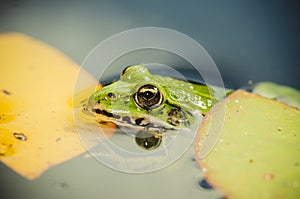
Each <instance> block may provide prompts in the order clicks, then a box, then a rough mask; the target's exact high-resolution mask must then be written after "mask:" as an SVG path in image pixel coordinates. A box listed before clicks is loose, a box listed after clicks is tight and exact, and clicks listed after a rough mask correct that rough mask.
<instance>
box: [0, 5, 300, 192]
mask: <svg viewBox="0 0 300 199" xmlns="http://www.w3.org/2000/svg"><path fill="white" fill-rule="evenodd" d="M145 26H155V27H164V28H170V29H174V30H177V31H180V32H182V33H184V34H186V35H188V36H190V37H192V38H193V39H195V40H196V41H198V42H199V43H200V44H201V45H202V46H203V47H204V48H205V49H206V50H207V52H208V53H209V54H210V56H211V57H212V58H213V60H214V61H215V63H216V65H217V66H218V69H219V70H220V73H221V75H222V78H223V80H224V83H225V86H227V87H230V88H239V87H243V86H246V85H247V84H248V81H249V80H252V81H253V82H254V83H255V82H258V81H273V82H276V83H280V84H285V85H289V86H292V87H294V88H298V89H300V78H299V74H300V73H299V72H300V59H299V46H300V13H299V4H298V2H297V1H291V0H288V1H284V0H282V1H275V0H274V1H259V0H253V1H247V2H246V1H234V0H229V1H218V0H210V1H208V0H205V1H196V0H195V1H171V0H167V1H159V0H153V1H138V0H136V1H121V0H106V1H104V0H103V1H58V0H52V1H38V0H11V1H9V0H2V1H1V3H0V32H1V33H5V32H21V33H24V34H27V35H29V36H32V37H34V38H37V39H39V40H41V41H43V42H45V43H48V44H49V45H51V46H54V47H55V48H57V49H59V50H60V51H61V52H63V53H64V54H65V55H67V56H69V57H70V58H71V59H72V60H74V61H75V62H77V63H78V64H81V63H82V62H83V60H84V58H85V57H86V56H87V54H88V53H89V52H90V51H91V50H92V49H93V48H94V47H95V46H96V45H97V44H99V43H100V42H101V41H103V40H105V39H106V38H108V37H110V36H112V35H113V34H116V33H119V32H121V31H124V30H128V29H131V28H137V27H145ZM0 58H1V55H0ZM0 72H1V71H0ZM180 164H181V166H182V165H185V164H187V163H185V162H181V163H180ZM99 167H101V169H100V170H99ZM175 167H176V166H175ZM187 168H189V166H188V167H187ZM173 169H174V168H173ZM190 169H192V170H193V169H194V170H195V172H197V167H196V165H193V166H191V168H190ZM175 171H176V169H175ZM199 172H200V171H199ZM187 176H188V177H190V178H188V177H187ZM199 176H200V174H199ZM199 176H198V175H195V174H193V173H191V174H185V173H181V172H172V171H161V172H158V173H156V174H154V176H153V175H151V176H150V175H146V176H142V175H134V176H131V175H127V174H124V173H119V172H116V171H113V170H111V169H108V168H105V167H104V166H101V165H100V166H99V163H98V162H97V161H95V160H93V159H88V160H86V159H85V160H83V158H80V157H79V158H75V159H73V160H71V161H69V162H66V163H63V164H61V165H59V166H57V167H54V168H51V169H50V170H49V171H47V172H46V173H45V174H44V175H43V176H42V177H41V178H39V179H38V180H35V181H32V182H30V181H27V180H25V179H23V178H21V177H19V176H17V175H16V174H14V173H13V172H11V171H10V170H9V169H8V168H6V167H5V166H4V165H2V164H1V165H0V179H1V188H2V189H5V191H4V192H7V193H6V194H5V195H7V197H8V198H14V197H18V198H21V197H23V198H83V197H84V196H85V195H86V196H90V198H93V197H96V196H101V195H105V196H107V197H106V198H113V197H117V196H118V194H117V193H119V194H121V195H123V198H127V197H134V196H139V194H138V193H139V191H137V190H142V191H143V193H144V192H147V191H148V195H145V196H144V198H150V197H152V198H154V197H156V198H157V197H158V198H160V197H162V196H165V195H167V196H170V197H173V198H182V197H183V196H184V195H186V194H191V196H203V197H205V196H207V197H208V196H209V197H211V195H210V194H207V192H205V193H202V190H201V189H199V186H198V184H199V180H201V179H200V177H199ZM160 178H161V179H162V178H165V180H160ZM191 179H192V180H191ZM156 180H157V181H156ZM185 180H186V181H185ZM145 181H147V182H146V183H145ZM159 181H161V182H160V183H165V184H164V185H163V186H156V185H154V184H155V183H156V182H159ZM169 183H170V184H172V185H171V186H170V187H169V188H166V189H164V188H163V187H166V184H169ZM189 183H190V184H189ZM88 184H90V186H88ZM170 184H169V185H170ZM181 184H185V185H183V186H181ZM130 185H131V186H130ZM136 185H140V187H135V186H136ZM86 186H88V187H86ZM153 186H154V188H153ZM178 187H182V189H180V188H178ZM153 189H156V190H153ZM114 190H118V191H119V192H118V191H116V192H114ZM4 192H2V193H4ZM201 194H204V195H201ZM205 194H207V195H205ZM141 197H142V198H143V196H141Z"/></svg>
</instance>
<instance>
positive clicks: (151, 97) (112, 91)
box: [84, 64, 228, 149]
mask: <svg viewBox="0 0 300 199" xmlns="http://www.w3.org/2000/svg"><path fill="white" fill-rule="evenodd" d="M217 92H220V89H219V88H218V89H216V87H212V86H208V85H206V84H203V83H195V82H189V81H185V80H181V79H176V78H172V77H168V76H161V75H158V74H151V73H150V72H149V70H148V69H147V68H146V67H145V66H144V65H140V64H139V65H131V66H128V67H126V68H125V69H124V70H123V71H122V72H121V74H120V78H119V80H117V81H114V82H111V83H109V84H107V85H104V86H103V87H102V88H101V89H99V90H97V91H95V92H94V93H93V94H92V95H91V96H90V97H89V99H88V102H87V103H86V104H85V105H84V111H85V112H86V113H88V114H89V115H91V114H92V115H94V117H95V118H97V120H98V122H99V123H105V122H111V123H114V124H116V125H117V126H118V127H123V128H128V129H132V130H134V131H135V132H138V133H137V134H136V135H137V136H136V143H138V145H139V146H141V147H142V148H147V149H149V148H155V147H157V146H159V145H160V143H161V138H162V135H163V134H165V133H166V132H170V131H177V130H179V129H182V128H189V126H190V125H191V124H193V123H195V121H196V119H197V118H195V117H196V115H199V113H200V115H201V116H205V114H206V113H207V112H208V111H209V110H210V109H211V108H212V107H213V106H214V105H215V104H216V103H217V102H218V101H220V100H221V97H218V95H217V94H216V93H217ZM226 92H227V93H228V90H226Z"/></svg>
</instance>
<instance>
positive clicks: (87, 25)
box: [0, 0, 300, 89]
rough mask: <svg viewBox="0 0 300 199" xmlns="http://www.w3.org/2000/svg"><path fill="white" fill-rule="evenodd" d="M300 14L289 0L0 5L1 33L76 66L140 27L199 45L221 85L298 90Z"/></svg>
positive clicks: (296, 3) (6, 3)
mask: <svg viewBox="0 0 300 199" xmlns="http://www.w3.org/2000/svg"><path fill="white" fill-rule="evenodd" d="M298 8H299V4H298V1H291V0H289V1H259V0H255V1H249V2H243V1H234V0H230V1H217V0H212V1H196V0H195V1H187V2H186V1H179V2H174V1H163V2H161V1H158V0H156V1H146V2H142V1H120V0H113V1H108V0H106V1H89V2H83V1H63V2H61V1H37V0H29V1H22V0H19V1H18V0H15V1H8V0H4V1H1V3H0V31H1V32H7V31H17V32H23V33H26V34H29V35H31V36H33V37H36V38H38V39H41V40H42V41H45V42H47V43H49V44H51V45H53V46H55V47H56V48H58V49H60V50H61V51H62V52H64V53H65V54H66V55H68V56H70V57H71V58H72V59H73V60H75V61H76V62H77V63H79V64H80V63H82V61H83V60H84V58H85V56H86V55H87V54H88V53H89V52H90V50H91V49H92V48H93V47H95V46H96V45H97V44H98V43H99V42H101V41H103V40H104V39H106V38H108V37H109V36H111V35H113V34H116V33H118V32H121V31H124V30H128V29H131V28H136V27H144V26H158V27H165V28H171V29H174V30H177V31H180V32H182V33H184V34H187V35H188V36H190V37H192V38H194V39H195V40H196V41H198V42H199V43H200V44H202V45H203V47H204V48H205V49H206V50H207V51H208V53H209V54H210V55H211V57H212V58H213V60H214V61H215V62H216V64H217V66H218V68H219V70H220V72H221V74H222V78H223V80H224V82H225V85H226V86H227V87H230V88H238V87H241V86H244V85H245V84H247V82H248V80H253V81H254V82H258V81H274V82H277V83H281V84H286V85H289V86H293V87H295V88H298V89H299V88H300V78H299V74H300V69H299V67H300V59H298V56H299V49H298V47H299V45H300V20H299V18H300V17H299V12H298ZM98 67H103V66H98Z"/></svg>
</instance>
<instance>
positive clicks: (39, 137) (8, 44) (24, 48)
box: [0, 33, 113, 179]
mask: <svg viewBox="0 0 300 199" xmlns="http://www.w3.org/2000/svg"><path fill="white" fill-rule="evenodd" d="M0 54H1V59H0V68H1V69H0V71H1V72H0V161H1V162H3V163H4V164H6V165H7V166H8V167H10V168H11V169H13V170H14V171H15V172H17V173H18V174H20V175H22V176H24V177H25V178H28V179H34V178H36V177H38V176H40V175H41V174H42V173H43V172H44V171H45V170H46V169H47V168H49V167H50V166H53V165H56V164H59V163H61V162H63V161H65V160H68V159H70V158H73V157H75V156H77V155H79V154H81V153H82V152H85V151H86V148H85V147H84V146H83V145H82V143H81V141H80V139H79V137H78V135H77V132H76V128H75V125H74V123H73V115H72V103H71V101H72V95H73V87H74V83H75V81H76V77H77V73H78V71H79V69H80V68H79V66H78V65H77V64H76V63H74V62H73V61H72V60H70V59H69V58H67V57H66V56H65V55H63V54H62V53H60V52H58V51H57V50H56V49H54V48H52V47H50V46H48V45H46V44H43V43H42V42H39V41H36V40H34V39H32V38H30V37H27V36H25V35H22V34H18V33H9V34H2V35H0ZM85 75H86V85H84V86H83V87H82V90H85V89H90V86H91V85H94V87H95V86H96V85H97V81H96V80H95V79H94V78H93V77H92V76H90V75H89V74H88V73H86V74H85ZM86 97H88V96H86V95H80V97H79V98H78V99H76V101H80V100H83V99H84V98H86ZM81 98H82V99H81ZM76 104H78V102H75V105H76ZM106 133H107V134H112V133H113V129H110V130H109V131H107V132H106Z"/></svg>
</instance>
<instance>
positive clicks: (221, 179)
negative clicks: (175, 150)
mask: <svg viewBox="0 0 300 199" xmlns="http://www.w3.org/2000/svg"><path fill="white" fill-rule="evenodd" d="M224 105H225V106H226V114H225V118H224V121H220V122H224V123H223V127H222V129H221V135H220V137H219V139H218V142H217V143H216V145H215V146H214V148H213V149H212V150H211V152H210V153H209V154H208V155H207V156H206V157H204V158H202V157H200V152H201V147H202V146H203V143H204V142H205V140H206V138H207V136H208V134H209V133H210V131H214V126H212V125H210V124H211V122H212V120H213V119H214V118H217V116H218V114H222V113H220V111H222V110H223V107H224ZM299 121H300V111H299V109H297V108H293V107H290V106H288V105H286V104H283V103H281V102H278V101H275V100H272V99H269V98H265V97H262V96H259V95H257V94H252V93H248V92H245V91H235V92H234V93H232V94H231V95H230V96H228V97H227V98H226V99H225V100H224V101H222V102H220V103H218V104H217V105H216V106H215V107H213V108H212V109H211V110H210V112H209V113H208V114H207V116H206V117H205V119H204V120H203V123H202V126H201V127H200V129H199V132H198V135H197V138H196V142H195V153H196V157H197V161H198V163H199V165H200V167H201V168H202V170H203V172H204V175H205V176H206V178H207V180H208V181H209V183H210V184H211V185H212V186H213V187H215V188H216V189H218V190H220V191H221V192H223V193H224V195H225V196H226V197H227V198H299V196H300V123H299Z"/></svg>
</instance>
